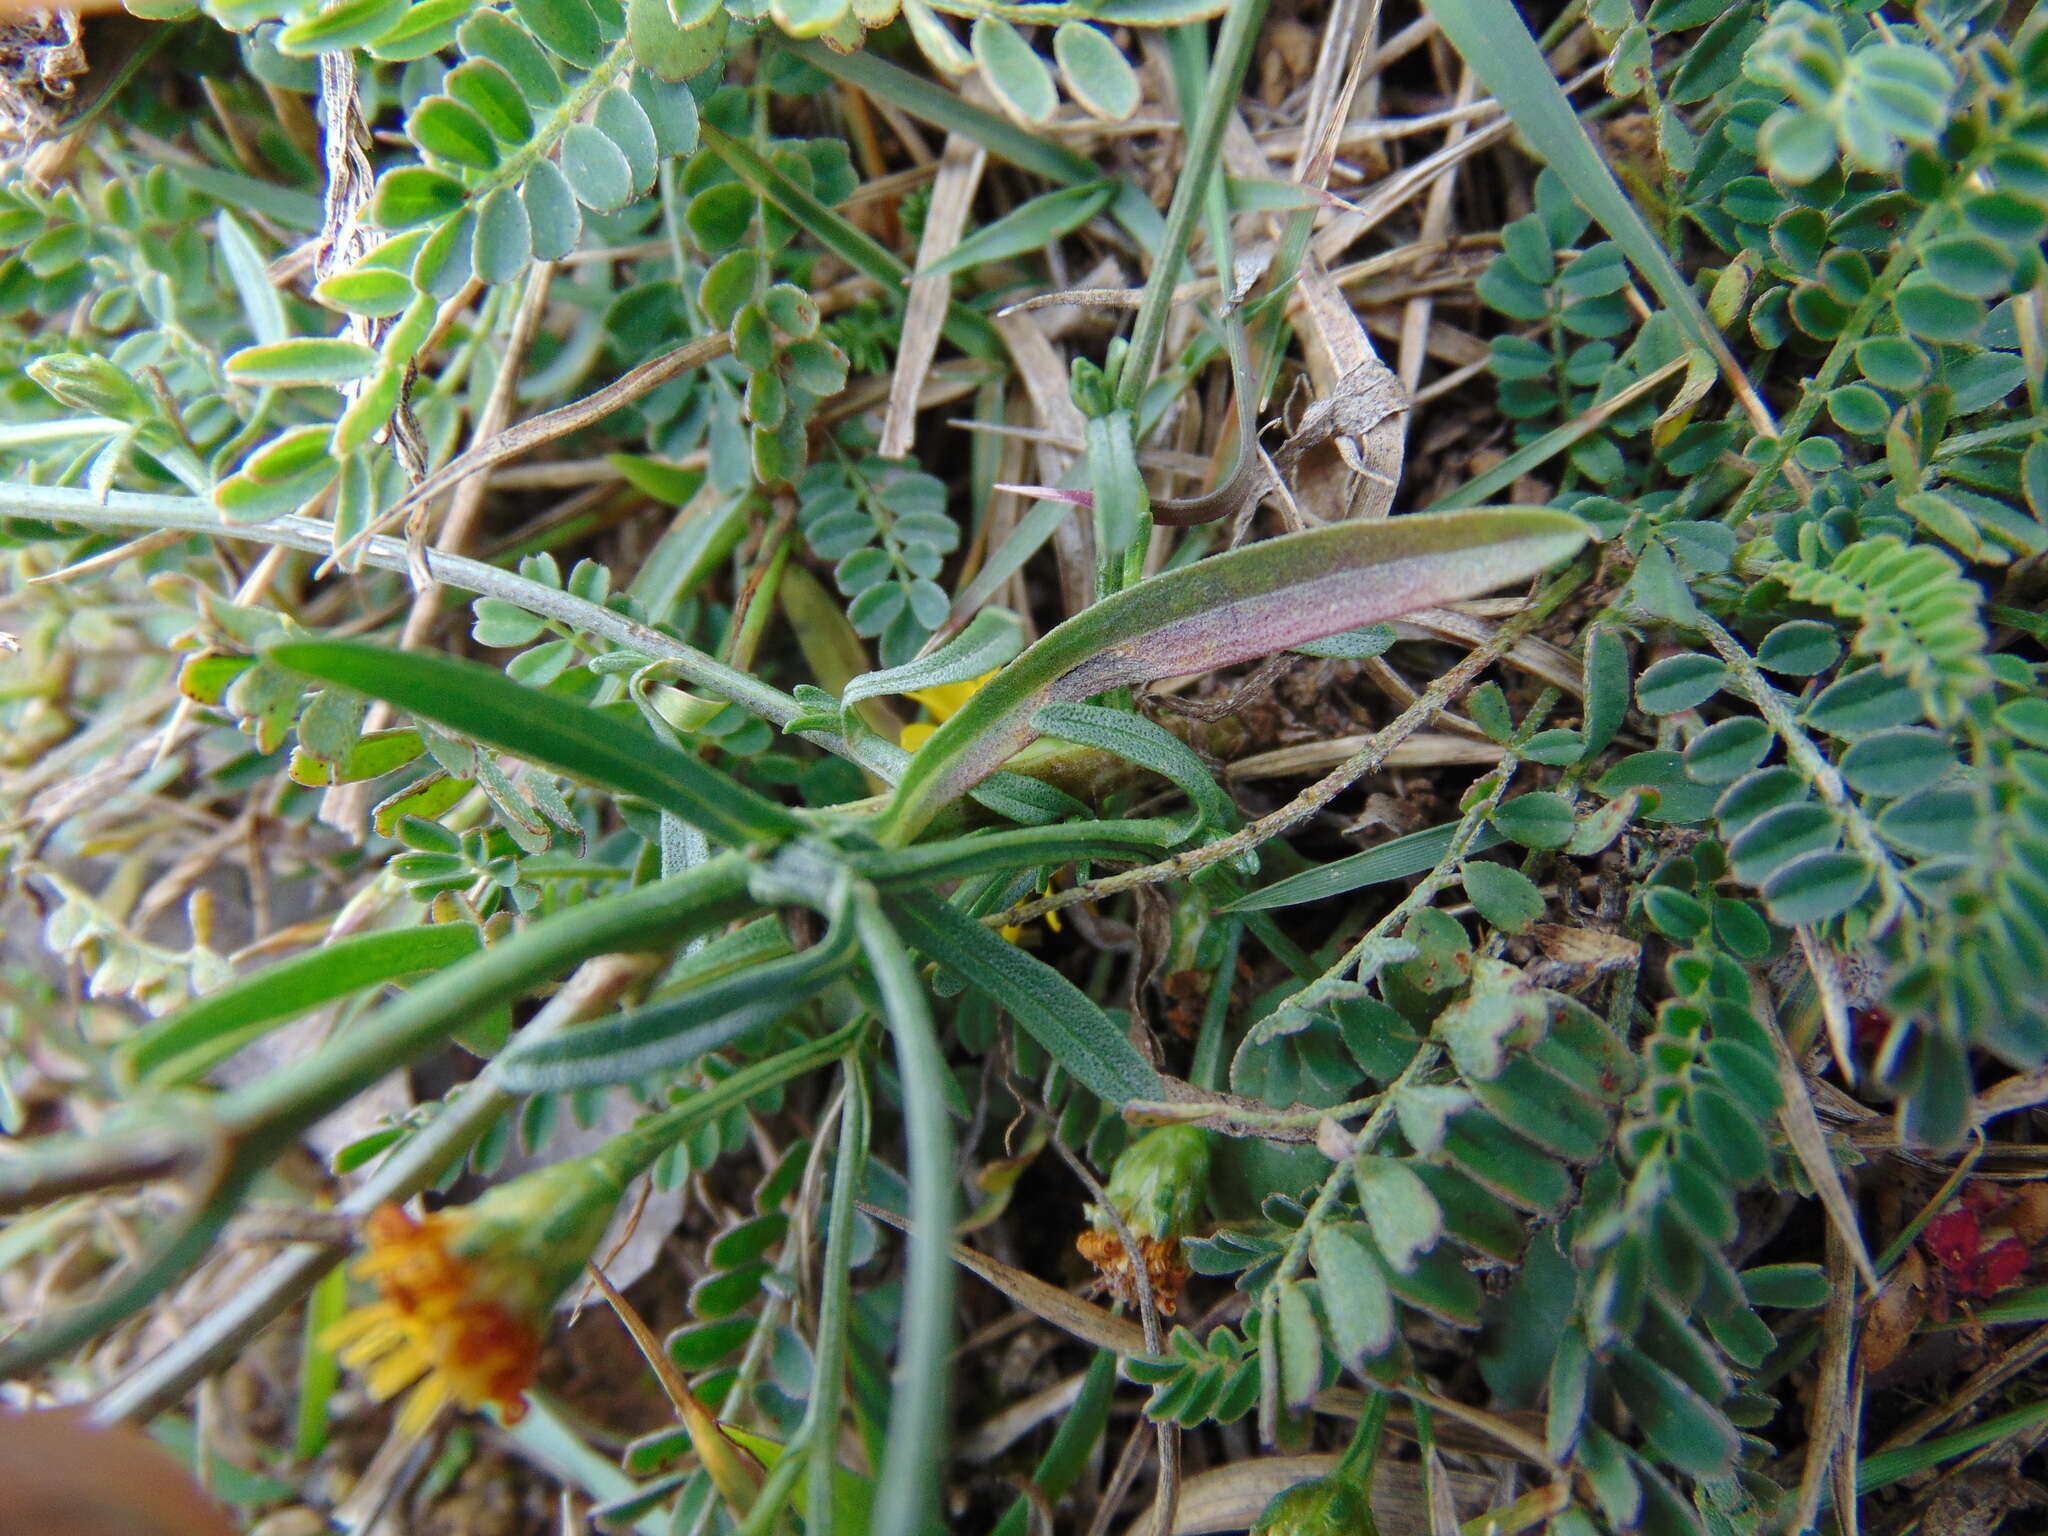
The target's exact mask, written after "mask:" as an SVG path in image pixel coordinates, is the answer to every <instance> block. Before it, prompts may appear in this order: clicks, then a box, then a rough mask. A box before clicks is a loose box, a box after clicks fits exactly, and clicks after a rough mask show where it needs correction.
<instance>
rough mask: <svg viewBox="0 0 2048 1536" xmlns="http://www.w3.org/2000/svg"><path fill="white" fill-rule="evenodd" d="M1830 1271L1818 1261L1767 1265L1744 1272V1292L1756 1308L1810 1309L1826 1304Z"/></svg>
mask: <svg viewBox="0 0 2048 1536" xmlns="http://www.w3.org/2000/svg"><path fill="white" fill-rule="evenodd" d="M1828 1290H1829V1286H1828V1275H1827V1271H1826V1270H1824V1269H1822V1268H1821V1267H1820V1265H1818V1264H1767V1265H1764V1266H1763V1267H1761V1268H1758V1269H1745V1270H1744V1271H1743V1272H1742V1292H1743V1295H1745V1296H1746V1297H1748V1298H1749V1304H1750V1305H1751V1306H1753V1307H1790V1308H1794V1309H1797V1310H1801V1311H1804V1310H1807V1309H1809V1308H1812V1307H1819V1306H1825V1305H1826V1304H1827V1299H1828Z"/></svg>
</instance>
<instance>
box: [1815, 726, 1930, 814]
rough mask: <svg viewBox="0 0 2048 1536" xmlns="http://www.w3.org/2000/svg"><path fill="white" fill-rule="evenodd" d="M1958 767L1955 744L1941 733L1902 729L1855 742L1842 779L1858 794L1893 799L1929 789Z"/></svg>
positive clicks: (1847, 754) (1846, 756) (1844, 761)
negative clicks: (1918, 790) (1929, 786)
mask: <svg viewBox="0 0 2048 1536" xmlns="http://www.w3.org/2000/svg"><path fill="white" fill-rule="evenodd" d="M1955 765H1956V753H1955V746H1954V744H1953V743H1952V742H1951V741H1950V740H1949V739H1948V737H1946V736H1943V735H1941V734H1940V733H1939V732H1937V731H1930V730H1926V729H1924V728H1923V727H1920V726H1900V727H1898V728H1897V729H1894V730H1889V731H1877V732H1873V733H1872V734H1871V735H1868V736H1864V737H1861V738H1859V739H1858V740H1856V741H1854V742H1852V743H1851V744H1850V746H1849V749H1848V751H1846V752H1844V753H1843V754H1842V763H1841V767H1842V777H1843V778H1844V779H1846V780H1848V783H1849V787H1850V788H1851V789H1853V790H1855V791H1856V792H1857V793H1858V794H1864V795H1877V796H1882V797H1886V798H1889V797H1892V796H1896V795H1909V794H1911V793H1912V792H1913V791H1914V790H1916V789H1925V788H1926V787H1927V786H1928V785H1930V784H1932V783H1934V782H1935V781H1936V780H1937V779H1939V778H1941V777H1942V776H1943V775H1944V774H1946V773H1947V772H1948V771H1949V770H1950V769H1951V768H1953V767H1955Z"/></svg>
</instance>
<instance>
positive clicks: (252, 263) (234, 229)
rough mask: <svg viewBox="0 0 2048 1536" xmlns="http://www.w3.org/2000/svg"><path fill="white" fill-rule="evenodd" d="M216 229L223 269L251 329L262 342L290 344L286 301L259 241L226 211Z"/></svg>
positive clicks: (221, 215)
mask: <svg viewBox="0 0 2048 1536" xmlns="http://www.w3.org/2000/svg"><path fill="white" fill-rule="evenodd" d="M214 228H215V231H216V233H217V234H218V235H219V237H220V256H221V265H223V266H224V267H226V268H227V272H228V278H229V280H230V281H231V282H233V283H234V285H235V294H236V296H237V297H238V298H240V299H241V301H242V313H244V314H245V315H247V316H248V317H249V329H250V330H251V331H252V332H254V333H255V336H256V339H257V341H259V342H263V343H273V344H274V343H276V342H281V341H285V340H288V339H289V338H290V336H291V329H290V327H289V326H287V325H286V324H285V318H284V301H283V300H282V299H280V298H279V297H278V295H277V287H276V285H275V284H273V283H272V282H271V281H270V274H269V273H268V272H267V271H266V270H265V264H264V260H263V256H262V254H261V253H260V252H259V251H258V250H257V249H256V243H255V241H253V240H251V239H250V238H249V234H248V231H247V230H245V229H243V228H242V226H241V224H240V223H239V222H238V221H237V220H236V219H235V216H234V215H233V214H231V213H229V212H228V211H227V210H226V209H222V210H221V214H220V217H219V218H218V219H216V220H215V221H214Z"/></svg>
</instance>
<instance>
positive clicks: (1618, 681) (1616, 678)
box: [1583, 624, 1629, 757]
mask: <svg viewBox="0 0 2048 1536" xmlns="http://www.w3.org/2000/svg"><path fill="white" fill-rule="evenodd" d="M1583 686H1584V688H1585V697H1586V719H1585V725H1584V727H1583V729H1584V733H1585V738H1586V756H1588V757H1591V756H1592V755H1593V754H1594V753H1596V752H1598V751H1600V750H1602V749H1603V748H1604V747H1606V745H1607V744H1608V743H1609V742H1611V741H1612V740H1614V733H1615V732H1616V731H1618V730H1620V729H1621V722H1622V720H1623V719H1624V718H1625V717H1626V716H1627V714H1628V694H1629V676H1628V645H1627V643H1626V642H1625V641H1624V640H1623V639H1622V638H1621V636H1620V634H1619V633H1618V632H1616V631H1615V630H1614V629H1613V628H1611V627H1609V626H1608V625H1605V624H1597V625H1595V626H1594V627H1593V628H1592V629H1591V630H1590V631H1588V632H1587V635H1586V653H1585V661H1584V664H1583Z"/></svg>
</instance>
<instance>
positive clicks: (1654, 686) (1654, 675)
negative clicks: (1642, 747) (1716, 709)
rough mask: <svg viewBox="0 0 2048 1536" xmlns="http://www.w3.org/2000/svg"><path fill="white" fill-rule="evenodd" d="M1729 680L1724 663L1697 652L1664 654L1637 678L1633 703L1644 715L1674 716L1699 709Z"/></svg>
mask: <svg viewBox="0 0 2048 1536" xmlns="http://www.w3.org/2000/svg"><path fill="white" fill-rule="evenodd" d="M1727 680H1728V668H1727V666H1726V664H1725V663H1723V662H1722V661H1720V660H1719V659H1718V658H1716V657H1713V656H1703V655H1701V654H1700V653H1699V652H1697V651H1682V652H1680V653H1679V654H1678V655H1676V656H1666V657H1665V658H1664V659H1663V660H1662V661H1660V662H1657V663H1656V664H1654V665H1653V666H1651V667H1649V668H1648V669H1647V670H1646V671H1644V673H1643V675H1642V676H1641V677H1639V678H1637V679H1636V703H1637V704H1639V705H1641V706H1642V708H1643V711H1644V712H1645V713H1646V714H1652V715H1674V714H1677V713H1679V712H1680V711H1681V710H1687V709H1698V708H1699V707H1700V705H1702V704H1704V703H1706V702H1707V700H1709V699H1711V698H1712V697H1713V696H1714V695H1715V694H1717V693H1719V692H1720V691H1721V687H1722V685H1723V684H1724V683H1726V682H1727Z"/></svg>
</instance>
